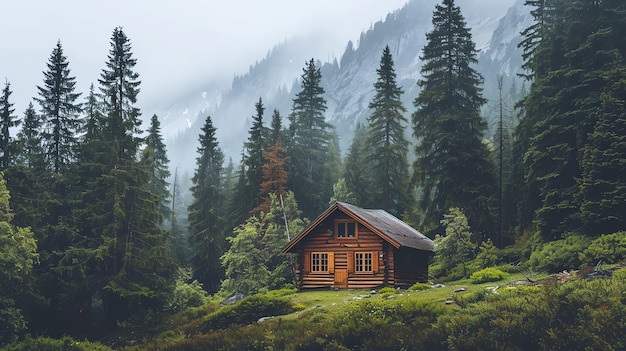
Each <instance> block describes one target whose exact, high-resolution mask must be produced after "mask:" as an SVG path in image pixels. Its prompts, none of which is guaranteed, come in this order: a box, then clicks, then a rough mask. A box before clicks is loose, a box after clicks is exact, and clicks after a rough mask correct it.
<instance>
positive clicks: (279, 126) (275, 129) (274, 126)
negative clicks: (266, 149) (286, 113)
mask: <svg viewBox="0 0 626 351" xmlns="http://www.w3.org/2000/svg"><path fill="white" fill-rule="evenodd" d="M283 134H284V133H283V119H282V117H281V116H280V111H278V110H277V109H274V112H272V121H271V123H270V131H269V136H268V140H267V142H268V144H269V145H273V144H274V143H276V142H277V141H278V139H279V138H282V137H283Z"/></svg>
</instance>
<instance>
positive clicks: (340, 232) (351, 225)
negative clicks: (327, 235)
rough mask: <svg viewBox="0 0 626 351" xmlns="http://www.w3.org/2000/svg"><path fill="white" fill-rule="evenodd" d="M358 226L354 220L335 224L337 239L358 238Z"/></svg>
mask: <svg viewBox="0 0 626 351" xmlns="http://www.w3.org/2000/svg"><path fill="white" fill-rule="evenodd" d="M357 230H358V225H357V224H356V222H354V221H352V220H347V221H337V222H335V233H337V238H356V233H357Z"/></svg>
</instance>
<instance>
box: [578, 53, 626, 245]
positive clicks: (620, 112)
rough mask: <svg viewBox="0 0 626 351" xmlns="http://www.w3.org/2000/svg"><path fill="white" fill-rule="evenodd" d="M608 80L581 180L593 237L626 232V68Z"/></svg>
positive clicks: (584, 209) (583, 211)
mask: <svg viewBox="0 0 626 351" xmlns="http://www.w3.org/2000/svg"><path fill="white" fill-rule="evenodd" d="M607 80H608V81H611V82H613V83H612V84H609V85H607V87H606V88H605V90H604V92H603V93H602V96H601V100H602V103H601V106H600V108H599V109H598V112H597V114H596V116H594V117H595V119H596V124H595V128H594V131H593V133H591V134H590V135H589V144H588V145H587V147H586V148H585V150H584V157H583V163H582V166H583V173H582V179H581V180H580V188H581V215H582V221H583V230H584V233H585V234H587V235H593V236H597V235H602V234H611V233H616V232H619V231H623V230H624V228H626V172H625V170H626V66H623V65H622V67H620V68H616V69H614V70H613V71H611V72H609V73H607Z"/></svg>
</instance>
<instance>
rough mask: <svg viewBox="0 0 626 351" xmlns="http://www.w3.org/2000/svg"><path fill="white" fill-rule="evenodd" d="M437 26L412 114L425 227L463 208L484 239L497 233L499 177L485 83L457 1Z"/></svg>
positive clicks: (445, 8)
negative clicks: (487, 138) (490, 143)
mask: <svg viewBox="0 0 626 351" xmlns="http://www.w3.org/2000/svg"><path fill="white" fill-rule="evenodd" d="M432 22H433V26H434V28H433V30H432V31H430V32H429V33H427V34H426V39H427V44H426V46H424V49H423V56H422V59H423V60H424V65H423V67H422V70H421V73H422V76H423V79H420V80H419V81H418V85H419V86H420V88H421V91H420V93H419V95H418V96H417V97H416V98H415V100H414V105H415V107H416V111H415V112H414V113H413V115H412V122H413V130H414V136H415V137H416V139H417V145H416V147H415V154H416V161H415V163H414V172H415V173H414V180H415V182H416V184H417V185H418V186H419V188H418V191H419V193H420V199H419V200H420V208H421V209H422V210H423V212H424V215H425V219H424V225H425V227H426V228H431V229H432V228H433V227H436V226H437V224H438V222H439V219H440V218H441V217H442V215H443V213H445V212H447V211H448V209H450V208H452V207H459V208H464V209H465V210H466V215H467V218H468V221H469V222H470V225H471V226H472V228H474V229H475V230H477V231H478V232H480V233H482V234H483V235H484V234H485V233H486V232H488V231H489V230H490V229H491V222H492V219H491V213H492V198H491V196H492V195H493V194H494V193H495V179H494V174H493V163H492V162H491V160H490V155H489V151H488V149H487V147H486V145H485V144H484V143H483V135H484V132H485V130H486V129H487V123H486V121H485V120H484V119H483V118H482V117H481V115H480V108H481V106H482V105H483V104H484V103H485V99H484V98H483V97H482V88H481V87H480V86H481V84H482V82H483V79H482V76H481V75H480V74H479V73H478V72H477V71H476V70H475V69H474V68H473V67H472V65H473V64H475V63H476V54H477V50H476V48H475V44H474V42H473V41H472V37H471V34H470V30H469V29H468V28H467V26H466V23H465V20H464V18H463V15H462V14H461V10H460V8H459V7H458V6H456V5H455V3H454V1H453V0H444V1H443V3H442V5H437V6H436V10H435V12H434V13H433V19H432Z"/></svg>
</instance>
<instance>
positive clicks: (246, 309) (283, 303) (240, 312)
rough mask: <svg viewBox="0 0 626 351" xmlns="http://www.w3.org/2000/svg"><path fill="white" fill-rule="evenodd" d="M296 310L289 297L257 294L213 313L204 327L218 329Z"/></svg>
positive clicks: (205, 328)
mask: <svg viewBox="0 0 626 351" xmlns="http://www.w3.org/2000/svg"><path fill="white" fill-rule="evenodd" d="M295 311H296V309H295V308H294V306H293V305H292V304H291V302H289V301H288V300H287V299H284V298H280V297H274V296H271V295H261V294H256V295H252V296H248V297H246V298H245V299H243V300H241V301H239V302H238V303H236V304H234V305H229V306H224V307H222V308H220V309H219V310H217V311H215V312H214V313H211V314H210V315H208V316H207V318H206V320H205V321H204V323H203V327H202V329H203V330H204V331H206V330H217V329H225V328H228V327H229V326H231V325H234V324H238V325H245V324H251V323H254V322H256V321H258V320H259V318H261V317H272V316H280V315H284V314H288V313H292V312H295Z"/></svg>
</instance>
